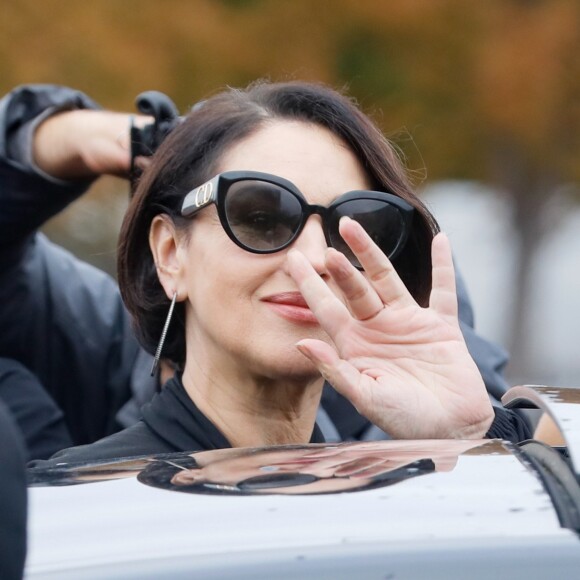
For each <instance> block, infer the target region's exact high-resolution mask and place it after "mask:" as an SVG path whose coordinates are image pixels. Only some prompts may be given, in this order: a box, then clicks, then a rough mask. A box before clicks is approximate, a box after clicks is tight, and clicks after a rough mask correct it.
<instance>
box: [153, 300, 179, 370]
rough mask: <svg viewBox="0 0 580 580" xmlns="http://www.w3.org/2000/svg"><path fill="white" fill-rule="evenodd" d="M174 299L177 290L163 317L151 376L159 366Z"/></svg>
mask: <svg viewBox="0 0 580 580" xmlns="http://www.w3.org/2000/svg"><path fill="white" fill-rule="evenodd" d="M176 300H177V292H174V293H173V298H172V299H171V304H170V305H169V312H168V313H167V318H166V319H165V324H164V325H163V330H162V331H161V338H160V339H159V344H158V345H157V350H156V351H155V358H154V359H153V366H152V367H151V376H153V375H154V374H155V373H156V372H157V367H159V359H160V358H161V351H162V350H163V344H164V343H165V337H166V336H167V330H168V329H169V324H170V323H171V317H172V316H173V309H174V308H175V301H176Z"/></svg>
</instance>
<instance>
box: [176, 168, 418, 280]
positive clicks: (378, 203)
mask: <svg viewBox="0 0 580 580" xmlns="http://www.w3.org/2000/svg"><path fill="white" fill-rule="evenodd" d="M211 203H215V204H216V206H217V211H218V216H219V218H220V222H221V224H222V227H223V228H224V230H225V232H226V233H227V235H228V236H229V237H230V239H231V240H232V241H233V242H234V243H236V244H237V245H238V246H240V247H241V248H243V249H244V250H247V251H248V252H252V253H254V254H272V253H274V252H279V251H280V250H283V249H284V248H286V247H288V246H289V245H290V244H291V243H292V242H293V241H294V240H295V239H296V238H297V237H298V236H299V235H300V232H301V231H302V229H303V228H304V225H305V224H306V220H307V219H308V218H309V217H310V216H311V215H313V214H318V215H319V216H320V217H321V218H322V227H323V231H324V236H325V238H326V243H327V244H328V245H329V246H330V247H332V248H334V249H336V250H338V251H339V252H341V253H343V254H344V255H345V256H346V257H347V258H348V260H349V261H350V262H351V264H352V265H353V266H355V267H356V268H359V269H361V265H360V263H359V261H358V260H357V258H356V257H355V255H354V254H353V253H352V251H351V250H350V248H349V247H348V246H347V244H346V243H345V241H344V240H343V239H342V237H341V235H340V233H339V231H338V224H339V221H340V218H341V217H343V216H348V217H350V218H352V219H353V220H355V221H357V222H359V223H360V224H361V225H362V227H363V228H364V229H365V231H366V232H367V233H368V234H369V236H370V237H371V238H372V239H373V241H374V242H375V243H376V244H377V246H378V247H379V248H380V249H381V250H382V251H383V252H384V253H385V255H386V256H388V258H389V259H393V258H394V257H395V256H396V255H397V253H398V252H399V251H400V250H401V249H402V248H403V246H404V245H405V242H406V241H407V237H408V235H409V230H410V227H411V221H412V218H413V211H414V210H413V207H412V206H411V205H410V204H408V203H407V202H406V201H405V200H403V199H401V198H400V197H397V196H396V195H393V194H391V193H383V192H380V191H349V192H348V193H345V194H343V195H341V196H340V197H338V198H337V199H335V200H334V201H333V202H332V203H331V204H330V205H329V206H328V207H324V206H321V205H314V204H309V203H307V202H306V200H305V199H304V196H303V195H302V193H300V191H299V190H298V188H297V187H296V186H295V185H294V184H293V183H291V182H290V181H288V180H286V179H283V178H282V177H277V176H275V175H270V174H269V173H259V172H256V171H227V172H225V173H220V174H219V175H216V176H215V177H214V178H213V179H210V180H209V181H207V182H206V183H204V184H203V185H200V186H199V187H196V188H195V189H193V190H192V191H190V192H189V193H188V194H187V195H186V196H185V199H184V200H183V205H182V207H181V215H182V216H183V217H192V216H194V215H195V214H196V213H197V212H198V211H200V210H201V209H203V208H204V207H206V206H207V205H209V204H211Z"/></svg>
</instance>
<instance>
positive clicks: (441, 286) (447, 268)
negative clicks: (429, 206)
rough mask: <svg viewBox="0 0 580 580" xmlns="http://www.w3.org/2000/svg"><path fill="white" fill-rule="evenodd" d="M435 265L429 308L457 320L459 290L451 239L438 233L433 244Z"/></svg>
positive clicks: (432, 257) (432, 250) (432, 252)
mask: <svg viewBox="0 0 580 580" xmlns="http://www.w3.org/2000/svg"><path fill="white" fill-rule="evenodd" d="M431 260H432V263H433V272H432V289H431V297H430V299H429V306H430V308H432V309H433V310H435V311H436V312H438V313H439V314H442V315H443V316H450V317H453V318H457V312H458V306H457V290H456V288H455V269H454V267H453V256H452V254H451V245H450V244H449V239H448V238H447V236H446V235H445V234H444V233H438V234H437V235H436V236H435V237H434V238H433V242H432V244H431Z"/></svg>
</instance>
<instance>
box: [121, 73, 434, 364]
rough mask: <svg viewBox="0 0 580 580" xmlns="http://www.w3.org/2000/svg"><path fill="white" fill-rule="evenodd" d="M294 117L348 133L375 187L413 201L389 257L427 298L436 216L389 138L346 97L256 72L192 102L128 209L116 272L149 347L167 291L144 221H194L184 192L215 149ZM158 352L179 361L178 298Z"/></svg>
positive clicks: (212, 160) (181, 314)
mask: <svg viewBox="0 0 580 580" xmlns="http://www.w3.org/2000/svg"><path fill="white" fill-rule="evenodd" d="M275 119H282V120H298V121H304V122H307V123H313V124H315V125H319V126H322V127H326V128H327V129H329V130H330V131H331V132H332V133H334V134H335V135H337V136H338V137H340V138H341V139H342V140H343V141H345V142H346V143H347V144H348V145H349V146H350V148H351V149H352V151H353V152H354V154H355V155H356V156H357V158H358V159H359V161H360V162H361V164H362V166H363V167H364V169H365V170H366V172H367V173H368V175H369V177H370V179H371V181H372V183H373V187H374V188H375V189H378V190H379V191H386V192H391V193H394V194H395V195H398V196H399V197H401V198H403V199H405V200H406V201H408V202H409V203H410V204H411V205H412V206H414V207H415V208H416V210H417V211H416V215H415V217H414V220H413V229H412V232H411V235H410V236H409V240H408V241H407V244H406V246H405V248H404V249H403V251H402V252H401V253H400V254H399V255H398V257H397V258H396V259H395V260H394V262H393V264H394V266H395V268H396V269H397V271H398V273H399V275H400V276H401V278H402V280H403V282H404V283H405V284H406V286H407V288H408V289H409V291H410V293H411V294H412V295H413V297H414V298H415V300H417V302H418V303H419V304H421V305H425V304H426V303H427V301H428V298H429V292H430V290H431V240H432V238H433V236H434V234H435V233H436V232H437V231H438V226H437V223H436V221H435V219H434V218H433V216H432V215H431V213H430V212H429V211H428V210H427V209H426V208H425V206H424V205H423V203H422V202H421V201H420V200H419V198H418V197H417V196H416V195H415V193H414V192H413V190H412V188H411V186H410V183H409V181H408V178H407V175H406V172H405V169H404V167H403V165H402V163H401V162H400V160H399V158H398V156H397V153H396V151H395V149H394V148H393V146H392V145H391V144H390V143H389V142H388V141H387V139H386V138H385V137H384V136H383V134H382V133H381V132H380V130H379V129H378V128H377V127H376V125H375V124H374V123H373V122H372V121H371V120H370V119H369V117H367V116H366V115H364V114H363V113H362V112H361V111H360V110H359V109H358V107H357V106H356V104H355V103H354V102H353V101H352V100H351V99H349V98H348V97H346V96H344V95H342V94H340V93H338V92H336V91H335V90H333V89H330V88H328V87H325V86H323V85H318V84H313V83H305V82H297V81H295V82H285V83H269V82H264V81H260V82H256V83H253V84H251V85H250V86H249V87H248V88H246V89H244V90H241V89H227V90H226V91H224V92H222V93H219V94H217V95H216V96H213V97H211V98H209V99H208V100H206V101H204V102H203V103H201V104H200V105H198V106H196V107H194V108H193V109H192V111H191V112H190V113H189V114H188V115H187V116H186V117H185V120H184V121H183V122H182V123H181V124H180V125H179V126H178V127H177V128H176V129H174V130H173V131H172V133H171V134H170V135H169V136H168V137H167V138H166V139H165V141H164V142H163V143H162V144H161V146H160V147H159V149H158V151H157V152H156V153H155V155H154V156H153V158H152V162H151V165H150V166H149V167H148V168H147V170H146V171H145V173H144V175H143V177H142V178H141V181H140V183H139V185H138V187H137V190H136V193H135V196H134V197H133V199H132V201H131V203H130V206H129V209H128V211H127V213H126V215H125V219H124V221H123V225H122V228H121V234H120V239H119V253H118V277H119V285H120V288H121V294H122V296H123V300H124V301H125V304H126V306H127V308H128V309H129V311H130V312H131V314H132V315H133V319H134V325H135V328H136V332H137V336H138V338H139V340H140V342H141V344H142V345H143V347H144V348H145V349H146V350H148V351H149V352H151V353H153V352H154V351H155V348H156V345H157V342H158V341H159V337H160V335H161V331H162V328H163V323H164V319H165V316H166V314H167V309H168V307H169V300H168V299H167V296H166V295H165V292H164V290H163V288H162V286H161V284H160V282H159V279H158V277H157V272H156V269H155V264H154V263H153V256H152V254H151V250H150V248H149V228H150V225H151V222H152V220H153V218H154V217H155V216H156V215H158V214H167V215H168V216H170V217H171V219H172V220H173V221H174V223H175V225H176V227H178V228H187V227H189V225H190V224H191V222H190V221H189V220H184V219H183V218H182V217H181V215H180V210H181V204H182V202H183V198H184V197H185V195H186V194H187V193H188V192H189V191H190V190H191V189H193V188H194V187H196V186H198V185H200V184H201V183H203V182H204V181H206V180H208V179H210V178H211V177H213V174H214V173H215V167H216V165H217V164H218V162H219V160H220V156H221V155H222V154H223V153H225V151H226V150H227V149H228V148H229V147H231V146H232V145H234V144H235V143H237V142H239V141H240V140H242V139H244V138H245V137H248V136H249V135H251V134H252V133H254V132H256V131H257V130H258V129H259V128H260V127H261V126H262V125H263V124H264V123H266V122H268V121H269V120H275ZM163 356H164V357H167V358H168V359H170V360H172V361H173V362H174V363H177V364H182V363H183V362H184V361H185V310H184V306H183V303H178V304H177V305H176V309H175V313H174V320H173V322H172V324H171V326H170V328H169V332H168V334H167V338H166V341H165V346H164V353H163Z"/></svg>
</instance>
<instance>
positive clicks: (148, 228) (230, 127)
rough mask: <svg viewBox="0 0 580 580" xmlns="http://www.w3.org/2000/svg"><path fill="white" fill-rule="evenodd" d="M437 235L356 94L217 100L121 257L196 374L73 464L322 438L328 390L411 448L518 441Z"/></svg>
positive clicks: (157, 187)
mask: <svg viewBox="0 0 580 580" xmlns="http://www.w3.org/2000/svg"><path fill="white" fill-rule="evenodd" d="M324 208H330V209H328V210H325V209H324ZM357 220H359V221H361V222H362V223H363V224H364V226H365V228H366V229H367V230H368V233H367V232H366V231H365V229H364V228H363V227H361V225H359V223H358V222H357ZM436 233H437V225H436V222H435V220H434V219H433V217H432V216H431V215H430V214H429V212H428V211H427V210H426V208H425V207H424V206H423V205H422V203H421V202H420V201H419V199H418V198H417V197H416V196H415V195H414V193H413V192H412V190H411V187H410V185H409V183H408V181H407V179H406V176H405V173H404V170H403V168H402V166H401V164H400V162H399V161H398V159H397V156H396V154H395V152H394V150H393V148H392V147H391V146H390V145H389V143H388V142H387V141H386V140H385V139H384V137H383V136H382V135H381V133H380V131H379V130H378V129H377V128H376V127H375V126H374V125H373V123H372V122H371V121H370V120H369V119H368V118H367V117H366V116H364V115H363V114H362V113H361V112H360V111H359V110H358V109H357V108H356V106H355V105H354V104H353V103H352V102H351V101H350V100H348V99H347V98H345V97H343V96H341V95H339V94H338V93H336V92H334V91H332V90H330V89H328V88H325V87H321V86H318V85H312V84H307V83H281V84H268V83H258V84H254V85H252V86H250V87H249V88H248V89H247V90H245V91H241V90H234V89H230V90H228V91H225V92H224V93H221V94H218V95H217V96H215V97H213V98H211V99H208V100H207V101H205V102H204V103H203V104H202V105H201V106H198V107H196V108H195V109H194V110H193V111H192V112H191V113H190V114H189V115H188V116H187V118H186V119H185V121H184V122H183V123H182V124H181V125H180V126H179V127H178V128H177V129H175V130H174V131H173V132H172V133H171V135H170V136H169V137H168V138H167V139H166V140H165V142H164V143H163V144H162V146H161V147H160V149H159V150H158V152H157V153H156V155H155V156H154V158H153V160H152V162H151V165H150V166H149V167H148V168H147V170H146V171H145V173H144V175H143V178H142V180H141V182H140V184H139V186H138V188H137V191H136V194H135V196H134V198H133V200H132V202H131V205H130V207H129V210H128V212H127V215H126V217H125V220H124V224H123V228H122V232H121V237H120V246H119V283H120V287H121V292H122V294H123V298H124V301H125V303H126V305H127V307H128V309H129V310H130V312H131V313H132V315H133V317H134V323H135V326H136V330H137V333H138V335H139V337H140V340H141V342H142V344H143V346H144V347H145V348H146V349H148V350H149V351H150V352H155V350H156V349H157V343H158V341H159V339H160V337H163V338H162V341H161V342H162V347H163V352H162V356H163V357H164V358H166V359H169V360H171V361H172V362H173V364H174V365H175V367H176V368H178V369H179V372H178V373H177V374H176V377H175V378H174V379H173V380H172V381H170V382H169V384H168V385H167V386H166V387H165V388H164V389H163V391H162V392H161V393H160V394H159V395H158V396H157V397H156V398H155V399H154V400H153V402H152V403H151V404H150V405H149V406H148V407H146V408H145V409H144V411H143V421H141V422H140V423H138V424H137V425H135V426H134V427H130V428H129V429H127V430H125V431H123V432H121V433H118V434H116V435H113V436H111V437H108V438H106V439H104V440H101V441H99V442H97V443H95V444H93V445H90V446H85V447H80V448H73V449H70V450H65V451H64V452H61V453H59V454H57V455H56V456H55V457H54V459H55V460H58V462H63V461H76V460H87V459H91V460H92V459H103V458H111V457H123V456H136V455H145V454H151V453H163V452H170V451H177V450H187V451H193V450H199V449H213V448H220V447H229V446H233V447H240V446H255V447H257V446H262V445H273V444H286V443H305V442H308V441H320V439H321V437H320V433H319V431H318V430H317V428H316V426H315V414H316V408H317V406H318V402H319V399H320V394H321V390H322V385H323V377H324V378H326V379H327V380H328V381H329V382H330V383H331V384H332V385H333V386H334V387H335V388H336V389H337V391H339V392H340V393H342V394H343V395H345V396H346V397H347V398H348V399H350V400H351V402H352V403H353V404H354V405H355V406H356V407H357V409H358V410H359V411H360V412H361V413H363V414H364V415H366V416H367V417H368V418H369V419H370V420H371V421H373V422H374V423H375V424H377V425H378V426H379V427H381V428H382V429H385V430H386V431H388V432H389V433H390V434H391V435H392V436H393V437H397V438H423V437H425V438H479V437H483V436H484V435H485V434H486V433H488V434H498V435H501V434H502V427H503V426H505V425H507V423H509V421H507V420H506V419H505V417H504V416H503V413H502V412H496V414H497V417H496V419H495V422H494V428H495V429H496V432H493V430H492V432H489V430H490V427H491V425H492V422H493V421H494V411H493V410H492V407H491V405H490V403H489V399H488V397H487V394H486V391H485V387H484V384H483V381H482V378H481V376H480V374H479V372H478V370H477V367H476V366H475V364H474V362H473V360H472V359H471V357H470V356H469V354H468V351H467V348H466V346H465V342H464V340H463V337H462V335H461V332H460V330H459V326H458V322H457V299H456V295H455V288H454V275H453V265H452V260H451V254H450V249H449V244H448V242H447V239H446V238H445V236H444V235H443V234H437V235H435V234H436ZM369 234H370V237H369ZM434 236H435V237H434ZM371 237H372V238H373V239H374V240H375V241H376V242H377V244H378V245H377V244H375V243H374V242H373V239H371ZM329 246H331V247H330V248H329ZM431 246H432V251H431ZM387 254H388V255H390V256H391V258H392V262H391V261H390V260H389V259H388V257H387ZM431 265H432V268H433V269H432V284H431ZM431 285H432V289H431ZM168 312H169V313H173V316H169V317H167V314H168ZM166 317H167V322H168V323H169V325H168V327H166V328H164V325H165V324H166ZM160 346H161V345H160Z"/></svg>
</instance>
